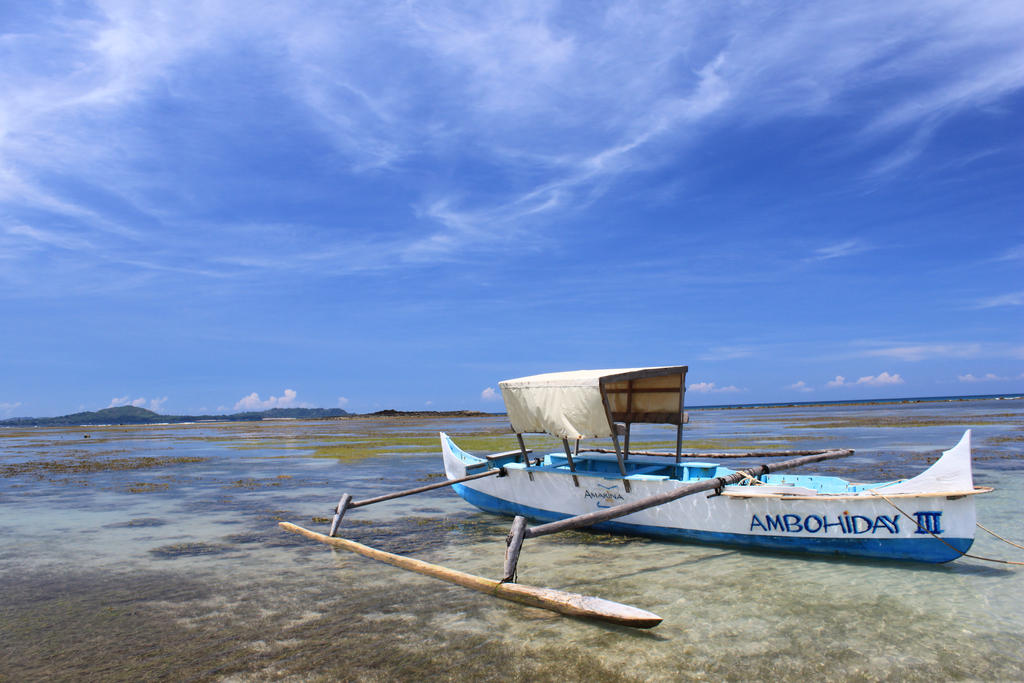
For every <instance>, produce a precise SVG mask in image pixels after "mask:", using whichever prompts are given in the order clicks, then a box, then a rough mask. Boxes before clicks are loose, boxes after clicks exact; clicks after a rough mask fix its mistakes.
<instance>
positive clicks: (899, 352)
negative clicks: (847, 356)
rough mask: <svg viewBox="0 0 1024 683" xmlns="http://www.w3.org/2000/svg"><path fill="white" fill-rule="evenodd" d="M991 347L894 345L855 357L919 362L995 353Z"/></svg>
mask: <svg viewBox="0 0 1024 683" xmlns="http://www.w3.org/2000/svg"><path fill="white" fill-rule="evenodd" d="M997 352H998V351H997V350H996V349H995V348H994V346H992V345H988V346H986V345H985V344H982V343H980V342H957V343H945V344H894V345H884V344H883V345H882V346H880V348H871V349H863V350H860V351H857V352H856V353H854V355H855V356H862V357H868V358H894V359H897V360H904V361H920V360H926V359H929V358H973V357H976V356H980V355H984V354H986V353H997Z"/></svg>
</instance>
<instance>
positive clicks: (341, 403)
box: [338, 396, 349, 408]
mask: <svg viewBox="0 0 1024 683" xmlns="http://www.w3.org/2000/svg"><path fill="white" fill-rule="evenodd" d="M348 404H349V400H348V399H347V398H345V397H344V396H339V397H338V407H339V408H344V407H345V406H347V405H348Z"/></svg>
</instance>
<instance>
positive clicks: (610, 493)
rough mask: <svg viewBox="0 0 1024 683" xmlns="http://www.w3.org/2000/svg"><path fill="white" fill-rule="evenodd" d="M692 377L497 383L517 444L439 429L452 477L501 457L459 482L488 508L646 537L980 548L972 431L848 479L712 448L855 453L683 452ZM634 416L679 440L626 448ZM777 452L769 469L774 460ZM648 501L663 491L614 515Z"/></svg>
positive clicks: (955, 553) (668, 374)
mask: <svg viewBox="0 0 1024 683" xmlns="http://www.w3.org/2000/svg"><path fill="white" fill-rule="evenodd" d="M685 376H686V367H669V368H642V369H631V370H587V371H580V372H562V373H550V374H544V375H535V376H532V377H523V378H520V379H513V380H507V381H504V382H501V383H500V384H499V386H500V387H501V392H502V395H503V397H504V399H505V406H506V408H507V410H508V416H509V421H510V422H511V424H512V429H513V431H515V433H516V436H517V437H518V439H519V442H520V446H521V447H520V450H519V451H513V452H510V453H506V454H501V455H500V456H499V457H494V456H490V457H485V458H480V457H476V456H473V455H470V454H469V453H466V452H465V451H463V450H461V449H460V448H459V447H458V446H456V445H455V442H454V441H453V440H452V439H451V438H450V437H449V436H448V435H446V434H441V449H442V453H443V457H444V469H445V474H446V475H447V477H448V479H449V480H453V479H458V478H461V477H465V476H466V475H467V474H472V473H476V472H482V471H487V470H491V469H495V468H502V469H504V471H505V475H506V476H503V477H492V478H487V479H480V480H475V481H467V482H465V483H461V484H455V485H454V486H453V488H454V490H455V492H456V493H458V494H459V495H460V496H462V497H463V498H464V499H465V500H466V501H468V502H469V503H472V504H473V505H475V506H476V507H478V508H480V509H482V510H486V511H488V512H493V513H497V514H505V515H521V516H523V517H527V518H530V519H533V520H538V521H543V522H556V521H558V520H564V519H566V518H573V517H577V516H580V515H586V514H588V513H596V514H592V515H591V517H590V518H589V520H588V521H591V524H588V525H587V526H591V527H592V528H594V529H604V530H607V531H612V532H619V533H626V534H635V535H640V536H652V537H658V538H668V539H677V540H685V541H697V542H707V543H717V544H726V545H731V546H744V547H750V548H765V549H771V550H791V551H799V552H808V553H822V554H828V555H838V556H861V557H875V558H886V559H897V560H916V561H921V562H948V561H950V560H955V559H957V558H958V557H961V556H962V555H963V554H964V553H966V552H967V551H968V549H969V548H970V547H971V544H972V543H973V541H974V530H975V510H974V495H975V494H978V493H984V492H988V491H991V490H992V489H991V488H987V487H976V486H974V483H973V480H972V475H971V432H970V430H967V432H966V433H965V434H964V435H963V438H962V439H961V440H960V442H959V443H958V444H957V445H956V446H954V447H953V448H952V449H950V450H948V451H946V452H945V453H943V455H942V457H940V458H939V459H938V460H937V461H936V462H935V463H934V464H933V465H932V466H931V467H929V468H928V469H926V470H925V471H924V472H921V473H920V474H918V475H917V476H915V477H913V478H912V479H905V480H898V481H887V482H879V483H870V484H853V483H850V482H848V481H846V480H844V479H840V478H838V477H832V476H821V475H791V474H784V475H783V474H768V473H767V472H766V473H763V474H755V473H753V472H750V473H746V474H744V473H743V472H737V471H736V470H733V469H730V468H728V467H725V466H724V465H722V464H719V463H715V462H706V460H707V459H717V458H723V457H737V456H738V455H740V456H743V457H757V456H762V457H763V456H778V455H804V456H814V455H822V456H828V458H831V457H845V456H848V455H851V454H852V453H853V451H849V450H841V451H799V452H796V451H787V452H781V453H780V452H777V451H776V452H764V453H744V454H735V453H716V454H706V453H705V454H700V453H698V454H686V458H687V459H685V460H684V454H683V453H682V448H681V446H682V438H681V435H682V428H683V424H684V422H685V412H684V410H683V397H684V395H685V388H684V387H685ZM638 423H656V424H671V425H675V426H676V428H677V431H676V437H677V438H676V452H675V453H659V454H651V453H648V454H647V455H642V454H636V453H631V452H630V449H629V437H630V427H631V425H633V424H638ZM524 433H545V434H549V435H552V436H556V437H560V438H561V439H562V443H563V447H564V448H563V450H564V452H562V453H549V454H546V455H544V456H542V457H536V458H534V457H531V454H530V452H529V451H528V450H527V449H526V447H525V443H524V441H523V436H522V435H523V434H524ZM620 436H622V437H623V438H622V439H621V442H620V438H619V437H620ZM591 437H610V438H611V439H612V442H613V444H614V450H612V451H609V450H608V449H596V450H594V449H592V450H587V449H583V450H581V449H580V442H581V440H582V439H585V438H591ZM570 442H573V443H572V445H570ZM666 456H668V457H670V458H672V460H671V461H666V460H667V458H666ZM694 457H700V458H701V459H702V460H701V461H696V460H691V459H690V458H694ZM828 458H819V459H828ZM781 464H782V463H777V464H776V465H775V466H771V465H769V466H767V467H770V468H771V469H773V470H778V469H780V467H779V465H781ZM786 469H788V467H787V468H786ZM694 485H696V488H697V489H699V490H712V491H713V494H712V495H710V496H696V495H687V494H685V493H684V494H683V495H682V496H678V497H676V496H674V495H673V494H674V493H677V492H680V493H681V492H684V491H688V490H689V491H693V490H695V487H694ZM663 499H665V500H663ZM644 500H648V501H651V502H655V501H659V500H662V502H660V503H655V504H654V505H651V506H646V505H644V506H642V507H641V508H639V509H637V510H636V511H634V512H630V513H628V514H622V515H619V514H616V513H617V512H622V511H624V508H626V507H627V506H629V505H630V504H631V503H636V502H639V501H644ZM602 512H603V513H604V514H602ZM594 520H597V521H594ZM537 529H542V527H537ZM534 533H535V532H534ZM530 535H533V534H528V537H529V536H530ZM538 535H539V534H538Z"/></svg>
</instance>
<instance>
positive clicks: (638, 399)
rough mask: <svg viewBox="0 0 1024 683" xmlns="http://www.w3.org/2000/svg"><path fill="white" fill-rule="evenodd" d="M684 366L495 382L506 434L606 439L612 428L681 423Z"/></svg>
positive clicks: (557, 373) (538, 376)
mask: <svg viewBox="0 0 1024 683" xmlns="http://www.w3.org/2000/svg"><path fill="white" fill-rule="evenodd" d="M686 370H687V368H686V366H685V365H676V366H667V367H656V368H627V369H619V370H576V371H574V372H551V373H547V374H543V375H532V376H530V377H520V378H519V379H509V380H505V381H503V382H500V383H499V384H498V386H500V387H501V395H502V397H503V398H504V399H505V408H506V410H507V411H508V419H509V422H511V423H512V429H513V430H514V431H515V432H516V433H518V434H524V433H530V432H543V433H547V434H551V435H553V436H558V437H561V438H566V439H582V438H590V437H609V436H611V435H612V433H613V429H614V427H613V424H614V423H615V422H624V423H626V424H631V423H653V424H674V425H679V424H681V423H682V422H683V419H684V418H683V397H684V394H685V391H686Z"/></svg>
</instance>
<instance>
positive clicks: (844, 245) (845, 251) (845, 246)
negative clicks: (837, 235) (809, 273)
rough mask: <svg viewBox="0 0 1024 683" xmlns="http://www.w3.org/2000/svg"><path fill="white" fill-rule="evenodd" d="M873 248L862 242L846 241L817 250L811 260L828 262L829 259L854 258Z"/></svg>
mask: <svg viewBox="0 0 1024 683" xmlns="http://www.w3.org/2000/svg"><path fill="white" fill-rule="evenodd" d="M871 248H872V247H870V246H868V245H867V244H864V243H863V242H862V241H860V240H856V239H854V240H846V241H845V242H839V243H838V244H832V245H830V246H827V247H822V248H820V249H817V250H815V255H814V256H813V257H812V258H811V259H810V260H812V261H826V260H828V259H834V258H842V257H844V256H853V255H854V254H860V253H863V252H865V251H868V250H870V249H871Z"/></svg>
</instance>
